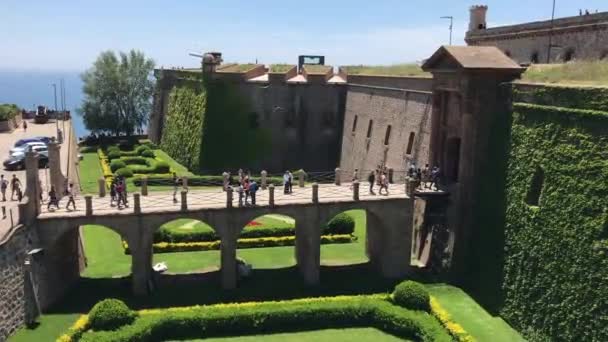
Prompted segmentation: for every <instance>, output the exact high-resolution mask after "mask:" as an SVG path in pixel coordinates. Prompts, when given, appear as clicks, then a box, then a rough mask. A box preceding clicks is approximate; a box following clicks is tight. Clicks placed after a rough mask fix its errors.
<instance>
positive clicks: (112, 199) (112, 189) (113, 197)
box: [110, 179, 116, 207]
mask: <svg viewBox="0 0 608 342" xmlns="http://www.w3.org/2000/svg"><path fill="white" fill-rule="evenodd" d="M115 201H116V181H115V180H114V179H112V183H110V206H111V207H113V206H114V202H115Z"/></svg>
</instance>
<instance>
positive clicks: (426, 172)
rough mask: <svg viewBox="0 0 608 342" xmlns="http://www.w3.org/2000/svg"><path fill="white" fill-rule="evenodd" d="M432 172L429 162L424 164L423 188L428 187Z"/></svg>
mask: <svg viewBox="0 0 608 342" xmlns="http://www.w3.org/2000/svg"><path fill="white" fill-rule="evenodd" d="M430 172H431V170H429V164H424V169H422V188H423V189H426V188H427V185H428V182H429V176H430Z"/></svg>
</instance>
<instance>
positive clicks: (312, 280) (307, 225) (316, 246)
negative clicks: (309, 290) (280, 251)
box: [295, 217, 321, 285]
mask: <svg viewBox="0 0 608 342" xmlns="http://www.w3.org/2000/svg"><path fill="white" fill-rule="evenodd" d="M320 226H321V222H319V220H318V219H316V218H314V217H313V218H306V219H296V248H295V252H296V261H297V263H298V269H299V270H300V274H302V277H303V278H304V282H305V283H306V284H307V285H317V284H319V271H320V268H321V232H320V230H319V227H320Z"/></svg>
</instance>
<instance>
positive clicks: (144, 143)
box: [139, 139, 158, 149]
mask: <svg viewBox="0 0 608 342" xmlns="http://www.w3.org/2000/svg"><path fill="white" fill-rule="evenodd" d="M139 143H140V144H141V145H142V146H145V147H148V148H150V149H157V148H158V145H156V144H155V143H153V142H152V140H150V139H140V140H139Z"/></svg>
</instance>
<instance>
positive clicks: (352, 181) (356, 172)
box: [350, 169, 359, 189]
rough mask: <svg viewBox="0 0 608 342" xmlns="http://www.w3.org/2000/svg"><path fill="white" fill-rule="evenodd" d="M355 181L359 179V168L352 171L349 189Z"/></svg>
mask: <svg viewBox="0 0 608 342" xmlns="http://www.w3.org/2000/svg"><path fill="white" fill-rule="evenodd" d="M355 181H357V182H358V181H359V169H355V171H353V177H352V178H351V180H350V189H352V188H353V183H354V182H355Z"/></svg>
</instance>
